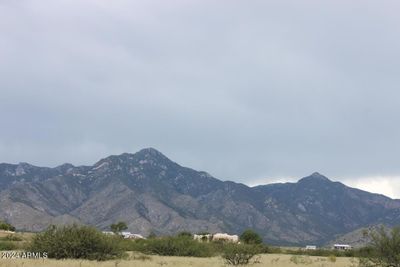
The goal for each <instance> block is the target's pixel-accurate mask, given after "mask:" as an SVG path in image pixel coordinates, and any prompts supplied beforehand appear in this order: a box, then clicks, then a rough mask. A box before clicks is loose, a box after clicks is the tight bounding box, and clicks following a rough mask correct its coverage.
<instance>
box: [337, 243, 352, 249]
mask: <svg viewBox="0 0 400 267" xmlns="http://www.w3.org/2000/svg"><path fill="white" fill-rule="evenodd" d="M333 249H335V250H350V249H353V247H352V246H350V245H347V244H334V245H333Z"/></svg>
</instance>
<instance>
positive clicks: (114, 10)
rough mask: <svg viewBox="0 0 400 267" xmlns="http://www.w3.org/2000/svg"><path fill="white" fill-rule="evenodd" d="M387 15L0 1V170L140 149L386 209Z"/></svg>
mask: <svg viewBox="0 0 400 267" xmlns="http://www.w3.org/2000/svg"><path fill="white" fill-rule="evenodd" d="M399 10H400V2H399V1H397V0H394V1H386V0H383V1H368V0H363V1H297V0H296V1H286V0H278V1H232V0H230V1H206V0H201V1H196V0H193V1H187V0H185V1H175V0H171V1H161V0H160V1H151V0H150V1H147V0H146V1H121V0H113V1H108V0H107V1H106V0H83V1H82V0H79V1H78V0H68V1H67V0H60V1H51V0H41V1H37V0H15V1H7V0H0V115H1V127H0V162H8V163H18V162H29V163H31V164H34V165H39V166H49V167H54V166H57V165H60V164H62V163H65V162H69V163H73V164H75V165H91V164H93V163H95V162H97V161H98V160H99V159H101V158H104V157H106V156H108V155H111V154H120V153H123V152H130V153H134V152H136V151H138V150H140V149H142V148H146V147H153V148H156V149H158V150H159V151H161V152H162V153H164V154H165V155H167V156H168V157H169V158H171V159H172V160H174V161H176V162H178V163H179V164H181V165H184V166H189V167H192V168H194V169H197V170H203V171H207V172H209V173H210V174H212V175H213V176H215V177H217V178H219V179H221V180H233V181H237V182H242V183H245V184H248V185H256V184H267V183H271V182H284V181H295V180H298V179H299V178H301V177H304V176H307V175H309V174H311V173H313V172H315V171H318V172H320V173H322V174H324V175H325V176H327V177H329V178H330V179H332V180H335V181H341V182H343V183H345V184H347V185H350V186H354V187H358V188H361V189H365V190H368V191H372V192H377V193H382V194H386V195H388V196H390V197H395V198H400V160H399V152H400V140H399V138H400V117H399V115H400V103H399V102H400V90H399V84H400V83H399V82H400V75H399V70H400V49H399V47H400V27H399V25H400V16H398V11H399Z"/></svg>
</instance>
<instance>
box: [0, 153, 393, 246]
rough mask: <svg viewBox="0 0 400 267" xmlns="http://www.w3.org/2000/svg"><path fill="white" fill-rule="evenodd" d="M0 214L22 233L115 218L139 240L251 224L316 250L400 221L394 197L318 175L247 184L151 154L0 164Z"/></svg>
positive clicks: (267, 235) (278, 239) (268, 236)
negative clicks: (83, 162) (81, 162)
mask: <svg viewBox="0 0 400 267" xmlns="http://www.w3.org/2000/svg"><path fill="white" fill-rule="evenodd" d="M0 186H1V187H0V203H1V207H0V218H3V219H6V220H8V221H10V222H11V223H13V224H14V225H16V227H17V228H18V229H25V230H31V231H39V230H43V229H44V228H45V227H47V226H48V225H49V224H51V223H61V224H62V223H71V222H77V221H78V222H81V223H85V224H91V225H94V226H96V227H98V228H101V229H106V228H107V227H108V226H109V225H110V224H111V223H114V222H115V221H117V220H124V221H126V222H127V224H128V227H129V230H131V231H135V232H138V233H141V234H148V233H149V232H156V233H159V234H173V233H176V232H179V231H183V230H189V231H191V232H201V231H209V232H216V231H228V232H232V233H240V232H241V231H243V230H244V229H247V228H253V229H255V230H256V231H258V232H260V234H261V235H262V236H263V238H264V240H265V241H267V242H270V243H273V244H306V243H310V242H313V243H317V244H322V243H324V242H327V241H328V240H330V239H332V238H333V237H334V236H337V235H338V234H342V233H346V232H350V231H352V230H355V229H357V228H360V227H363V226H367V225H370V224H374V223H377V224H378V223H385V224H389V225H390V224H396V223H399V222H400V216H398V215H397V214H399V211H400V201H398V200H393V199H390V198H389V197H386V196H383V195H379V194H373V193H369V192H366V191H362V190H359V189H354V188H351V187H348V186H346V185H344V184H342V183H339V182H333V181H331V180H329V179H328V178H327V177H325V176H323V175H322V174H320V173H317V172H315V173H313V174H311V175H310V176H306V177H303V178H302V179H300V180H299V181H298V182H296V183H277V184H269V185H259V186H254V187H249V186H247V185H245V184H241V183H236V182H233V181H221V180H218V179H217V178H214V177H213V176H211V175H210V174H208V173H206V172H204V171H196V170H194V169H191V168H187V167H183V166H181V165H179V164H178V163H176V162H174V161H172V160H170V159H169V158H168V157H166V156H165V155H164V154H162V153H161V152H159V151H157V150H156V149H154V148H146V149H142V150H140V151H139V152H137V153H134V154H130V153H123V154H120V155H111V156H108V157H106V158H103V159H101V160H99V161H97V162H96V163H95V164H93V165H92V166H74V165H72V164H68V163H66V164H62V165H59V166H57V167H55V168H47V167H36V166H33V165H30V164H26V163H20V164H15V165H13V164H4V163H3V164H0Z"/></svg>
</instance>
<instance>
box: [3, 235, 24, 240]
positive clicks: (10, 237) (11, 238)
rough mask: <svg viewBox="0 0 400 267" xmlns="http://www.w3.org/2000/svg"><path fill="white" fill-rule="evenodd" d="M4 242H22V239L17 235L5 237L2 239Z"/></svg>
mask: <svg viewBox="0 0 400 267" xmlns="http://www.w3.org/2000/svg"><path fill="white" fill-rule="evenodd" d="M4 240H6V241H22V240H23V239H22V237H21V236H19V235H7V236H6V237H4Z"/></svg>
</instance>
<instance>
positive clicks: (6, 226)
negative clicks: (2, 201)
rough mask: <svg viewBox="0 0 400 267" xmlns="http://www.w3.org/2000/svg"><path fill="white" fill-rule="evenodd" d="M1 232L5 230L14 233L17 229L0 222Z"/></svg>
mask: <svg viewBox="0 0 400 267" xmlns="http://www.w3.org/2000/svg"><path fill="white" fill-rule="evenodd" d="M0 230H5V231H12V232H14V231H15V227H14V226H12V225H11V224H9V223H6V222H3V221H0Z"/></svg>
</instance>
